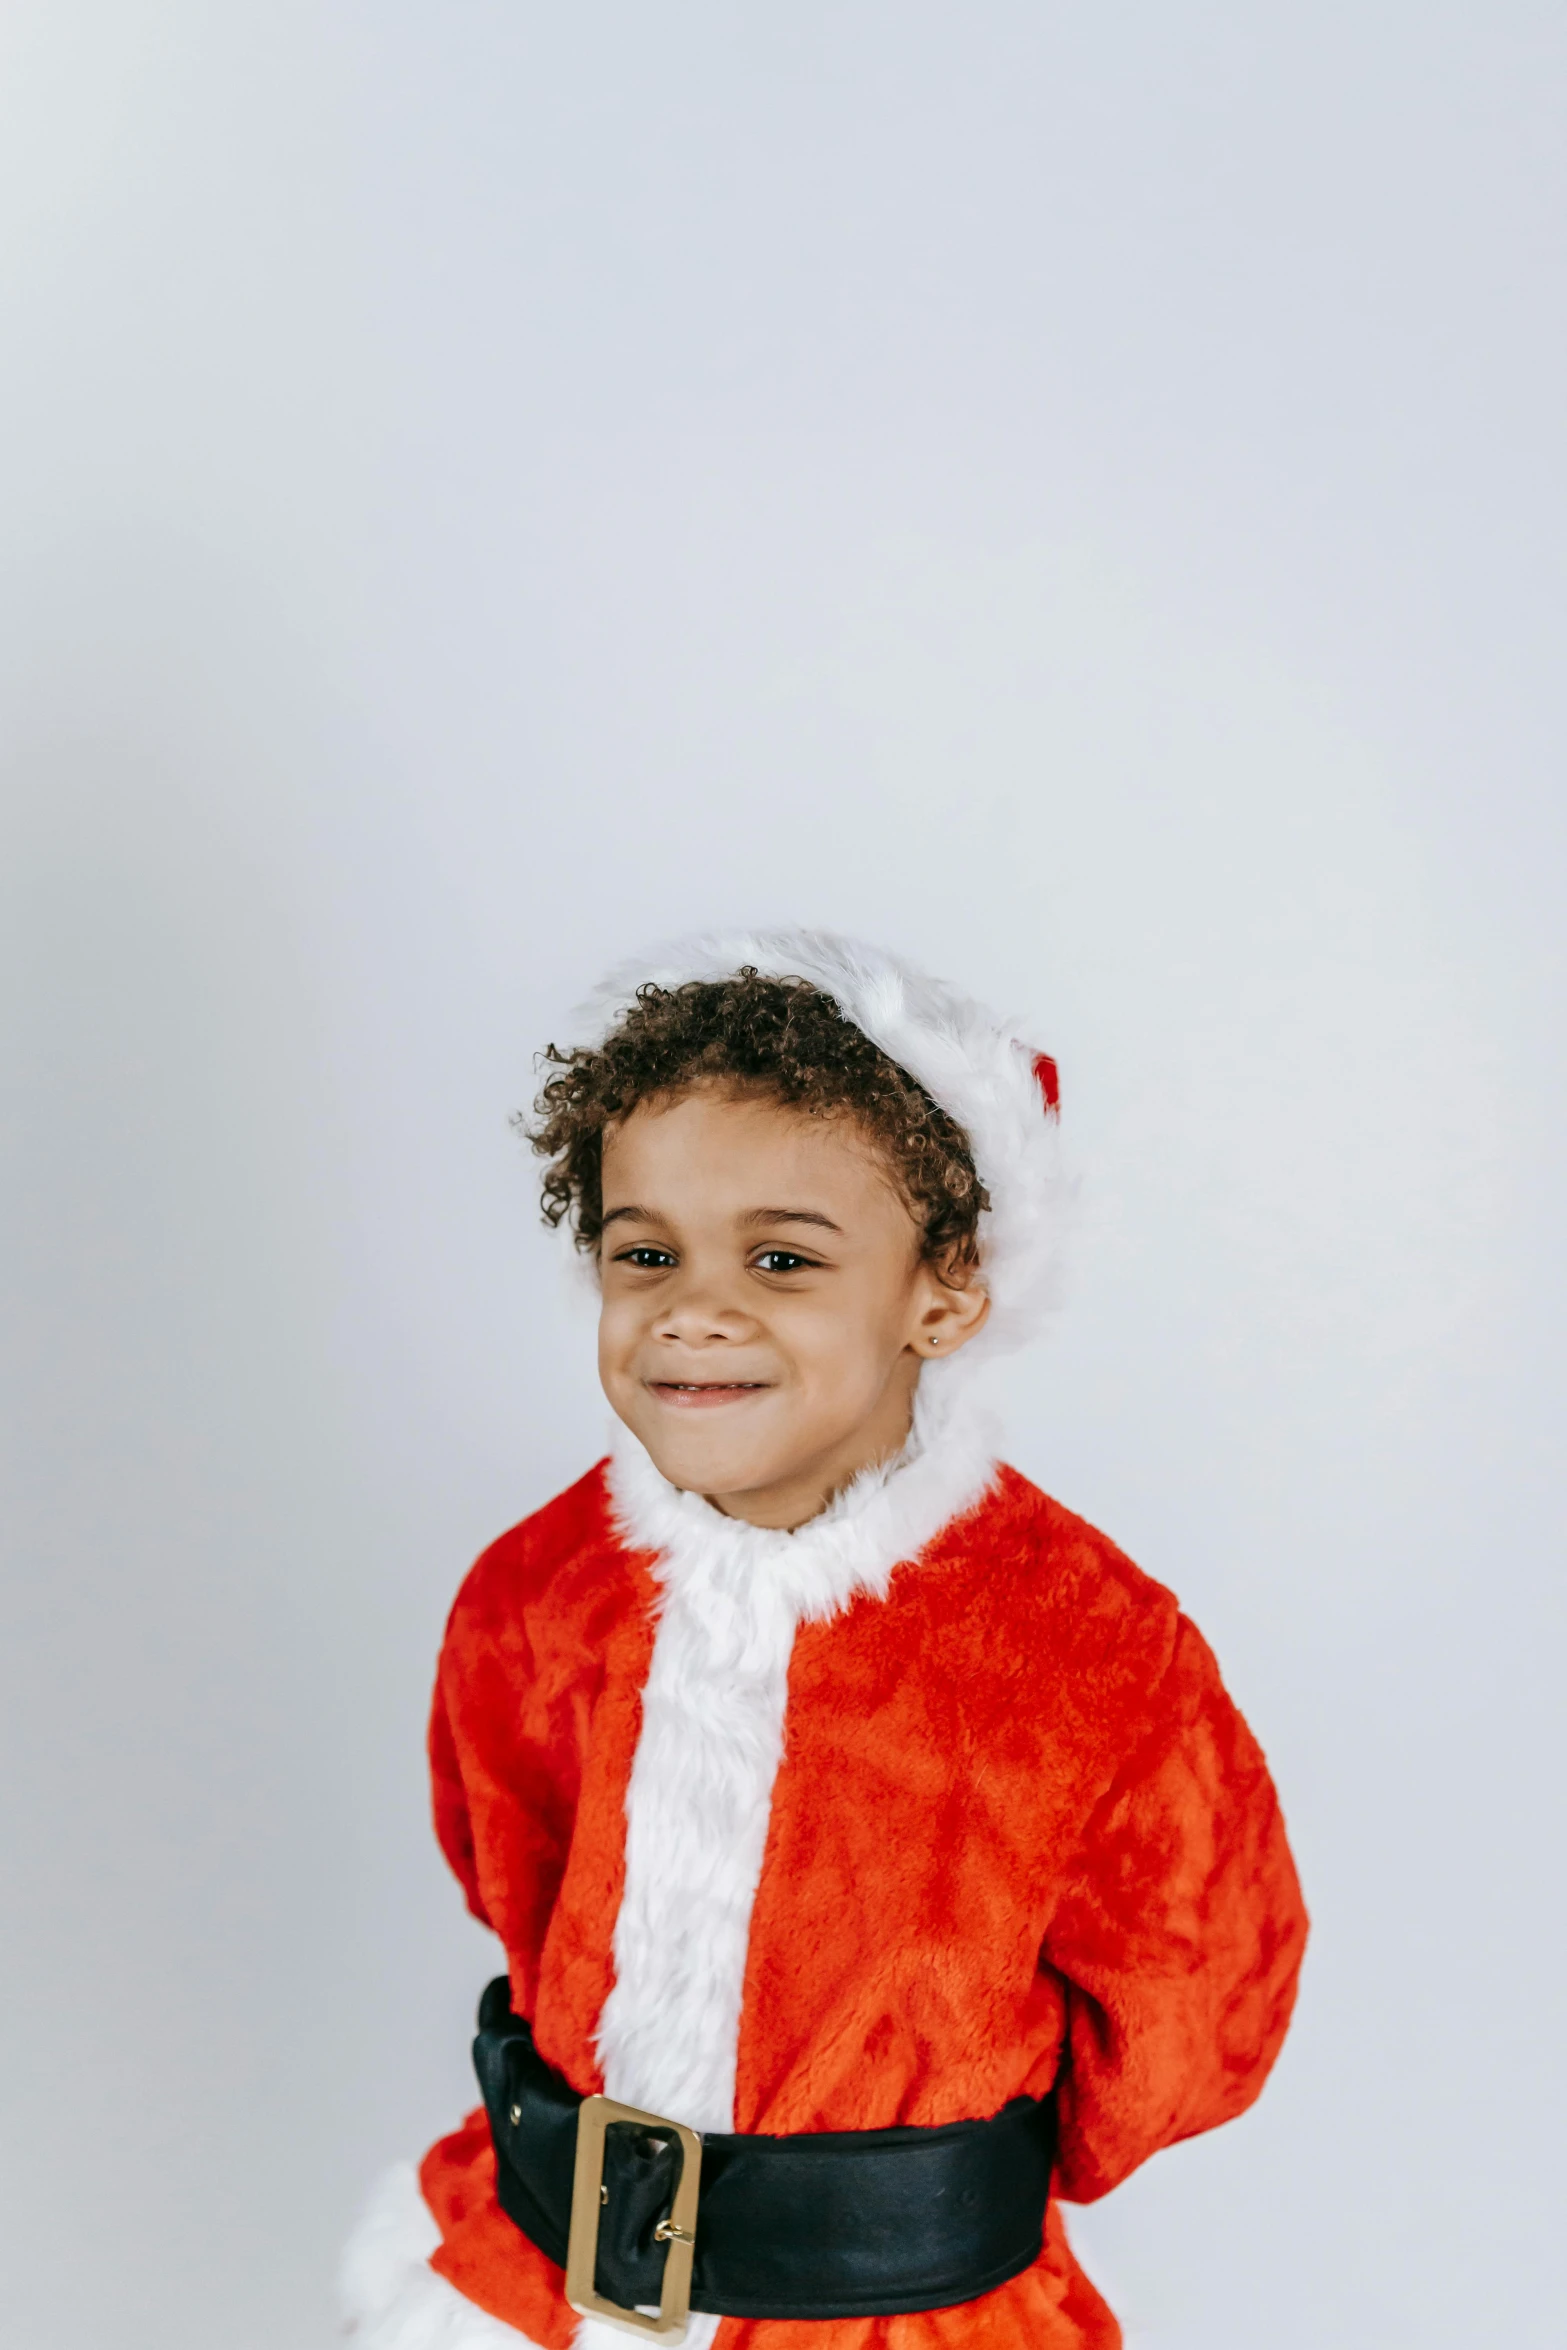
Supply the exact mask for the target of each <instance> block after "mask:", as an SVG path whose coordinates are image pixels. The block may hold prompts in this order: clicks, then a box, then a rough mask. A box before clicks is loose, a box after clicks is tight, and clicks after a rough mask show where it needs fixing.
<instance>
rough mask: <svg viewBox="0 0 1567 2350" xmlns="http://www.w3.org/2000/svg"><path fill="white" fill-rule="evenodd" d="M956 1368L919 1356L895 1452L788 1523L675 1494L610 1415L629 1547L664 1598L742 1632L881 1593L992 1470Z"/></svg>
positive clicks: (991, 1441) (989, 1441)
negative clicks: (816, 1510)
mask: <svg viewBox="0 0 1567 2350" xmlns="http://www.w3.org/2000/svg"><path fill="white" fill-rule="evenodd" d="M956 1367H957V1366H956V1364H955V1363H954V1364H951V1365H949V1364H946V1363H931V1364H927V1365H926V1366H925V1369H924V1370H923V1372H922V1373H921V1376H920V1383H919V1386H918V1388H917V1389H916V1391H915V1398H914V1426H913V1429H912V1431H911V1433H910V1436H909V1441H908V1443H907V1444H906V1445H905V1447H904V1449H903V1451H902V1452H901V1453H899V1454H898V1455H897V1457H896V1458H895V1459H894V1460H891V1461H887V1462H884V1463H883V1464H882V1465H881V1466H880V1467H879V1468H875V1469H866V1470H864V1471H862V1473H861V1474H860V1475H859V1476H858V1477H856V1478H855V1479H854V1481H853V1483H852V1484H850V1485H848V1486H846V1487H845V1488H844V1490H843V1492H842V1493H840V1494H839V1495H838V1496H837V1498H836V1499H835V1500H834V1501H833V1502H832V1503H831V1504H830V1505H829V1506H828V1508H826V1509H825V1510H823V1511H822V1512H821V1514H820V1516H818V1517H815V1518H812V1519H810V1520H809V1521H808V1522H807V1524H805V1525H803V1526H800V1527H798V1528H797V1529H796V1530H795V1532H794V1533H792V1534H785V1533H780V1532H777V1531H775V1530H774V1529H773V1528H771V1527H766V1526H748V1525H746V1524H745V1523H744V1521H743V1520H741V1519H738V1518H726V1517H724V1516H723V1515H722V1514H721V1513H720V1512H719V1511H718V1510H715V1509H714V1508H713V1507H712V1505H711V1504H710V1503H708V1502H706V1501H704V1500H703V1499H702V1497H701V1495H700V1494H697V1493H682V1492H681V1491H680V1489H679V1488H678V1487H677V1486H674V1485H671V1484H669V1483H668V1482H667V1480H666V1479H664V1478H663V1477H661V1476H660V1475H659V1473H658V1471H657V1469H655V1467H654V1466H653V1463H652V1461H651V1460H650V1459H649V1457H648V1455H647V1453H646V1452H645V1450H644V1449H643V1447H642V1446H641V1445H640V1444H639V1443H638V1442H637V1439H636V1438H635V1437H634V1436H633V1435H632V1434H631V1432H630V1430H629V1429H628V1428H626V1427H624V1426H622V1425H621V1424H620V1423H619V1422H618V1421H617V1423H616V1426H615V1434H614V1438H613V1442H612V1446H611V1452H610V1472H609V1481H610V1495H611V1499H612V1502H613V1505H614V1512H615V1520H616V1525H617V1528H618V1530H619V1532H620V1534H621V1535H622V1537H623V1538H624V1540H625V1541H626V1542H628V1543H629V1544H630V1545H631V1546H632V1547H633V1548H634V1549H637V1550H649V1551H653V1552H655V1553H656V1554H657V1555H656V1561H655V1565H654V1569H653V1572H654V1574H655V1576H656V1577H657V1578H658V1581H659V1582H660V1584H661V1585H662V1586H663V1589H664V1592H665V1594H666V1604H667V1595H671V1594H675V1593H679V1594H682V1595H685V1596H688V1597H689V1598H691V1599H692V1600H698V1599H705V1600H708V1601H711V1602H713V1603H715V1604H717V1605H719V1606H720V1607H724V1608H725V1609H726V1610H727V1609H733V1610H734V1612H735V1620H734V1624H733V1626H732V1630H733V1633H734V1634H735V1636H736V1637H738V1638H739V1639H740V1640H741V1642H742V1643H744V1642H745V1640H746V1639H747V1637H748V1636H749V1637H750V1638H752V1639H754V1638H756V1637H759V1636H764V1628H765V1627H768V1626H770V1625H771V1624H773V1623H774V1622H782V1621H787V1623H788V1624H789V1626H790V1628H791V1629H792V1627H793V1626H794V1625H795V1624H798V1623H803V1622H813V1623H821V1622H824V1621H825V1620H826V1619H827V1618H828V1617H830V1616H833V1615H836V1614H837V1613H838V1611H839V1609H840V1608H843V1607H846V1606H847V1605H848V1604H849V1602H850V1600H852V1599H854V1598H855V1597H857V1596H858V1595H859V1594H860V1593H862V1592H864V1593H867V1594H869V1595H870V1596H871V1597H873V1598H876V1599H880V1598H883V1597H884V1596H885V1594H886V1590H887V1585H888V1583H889V1582H890V1580H891V1578H892V1570H893V1568H894V1567H896V1566H897V1565H898V1564H899V1563H900V1561H902V1560H905V1559H913V1558H917V1557H918V1555H919V1553H920V1552H921V1551H922V1550H923V1549H924V1548H925V1546H926V1544H927V1543H928V1542H930V1541H931V1540H932V1539H933V1538H934V1537H935V1536H936V1535H937V1534H939V1533H940V1532H941V1529H942V1527H943V1526H945V1525H947V1524H949V1523H950V1522H951V1520H952V1519H953V1518H955V1517H958V1516H961V1515H962V1514H963V1513H965V1512H966V1511H968V1510H970V1509H972V1508H973V1506H974V1504H975V1503H976V1502H977V1501H978V1500H979V1499H980V1498H981V1496H982V1495H983V1494H984V1492H985V1491H986V1489H987V1487H988V1486H989V1485H990V1483H991V1480H992V1478H993V1476H994V1474H995V1466H996V1429H995V1424H994V1421H993V1419H992V1417H991V1415H990V1414H989V1413H988V1412H986V1411H985V1410H984V1409H983V1407H982V1406H981V1405H979V1404H978V1403H977V1402H976V1401H975V1399H974V1398H973V1396H972V1395H971V1394H970V1393H968V1392H966V1391H965V1390H964V1389H963V1388H961V1387H959V1386H958V1384H957V1383H956V1382H954V1381H950V1380H949V1373H950V1372H951V1371H952V1370H954V1369H955V1368H956Z"/></svg>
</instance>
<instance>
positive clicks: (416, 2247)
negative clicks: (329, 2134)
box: [338, 2162, 531, 2350]
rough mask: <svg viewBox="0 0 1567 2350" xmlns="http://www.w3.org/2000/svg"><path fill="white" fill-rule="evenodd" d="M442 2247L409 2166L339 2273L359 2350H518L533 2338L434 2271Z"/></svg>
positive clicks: (357, 2234)
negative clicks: (432, 2261)
mask: <svg viewBox="0 0 1567 2350" xmlns="http://www.w3.org/2000/svg"><path fill="white" fill-rule="evenodd" d="M440 2240H441V2231H440V2229H439V2228H438V2227H437V2226H436V2224H435V2216H434V2214H433V2212H432V2211H431V2209H430V2207H429V2205H428V2204H427V2203H426V2201H425V2199H424V2197H423V2195H422V2194H421V2193H420V2192H419V2179H418V2174H417V2173H416V2172H415V2170H414V2166H413V2164H412V2163H411V2162H400V2163H398V2164H397V2166H396V2167H395V2169H393V2170H389V2171H388V2172H387V2173H386V2175H385V2177H384V2178H383V2179H381V2181H380V2182H379V2184H378V2185H377V2187H376V2189H375V2192H374V2194H373V2195H372V2196H371V2198H370V2201H369V2203H368V2205H367V2206H366V2208H365V2213H364V2216H363V2218H362V2219H361V2220H360V2222H359V2225H358V2227H357V2228H356V2229H355V2230H354V2233H353V2235H352V2236H351V2237H350V2238H349V2240H348V2245H347V2248H346V2250H345V2251H344V2253H343V2258H342V2264H341V2266H340V2268H339V2270H338V2303H339V2306H340V2308H341V2310H342V2314H343V2325H344V2331H345V2332H346V2333H347V2335H348V2336H349V2338H350V2340H351V2341H352V2342H353V2344H354V2350H519V2346H520V2345H521V2344H524V2343H528V2342H530V2339H531V2338H530V2336H528V2335H527V2334H524V2333H519V2331H518V2330H517V2328H516V2327H515V2326H509V2325H506V2324H504V2323H503V2322H502V2320H501V2319H500V2318H498V2317H491V2316H490V2314H489V2312H488V2311H487V2310H484V2309H480V2308H479V2306H478V2304H477V2303H476V2302H473V2301H470V2300H469V2299H468V2298H467V2296H466V2294H463V2293H459V2292H458V2290H457V2288H456V2286H455V2285H449V2284H448V2283H447V2281H446V2279H445V2278H444V2277H441V2276H437V2275H436V2273H435V2271H434V2269H433V2268H432V2267H431V2266H430V2255H431V2253H432V2252H433V2251H434V2250H435V2248H436V2246H437V2244H439V2242H440Z"/></svg>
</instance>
